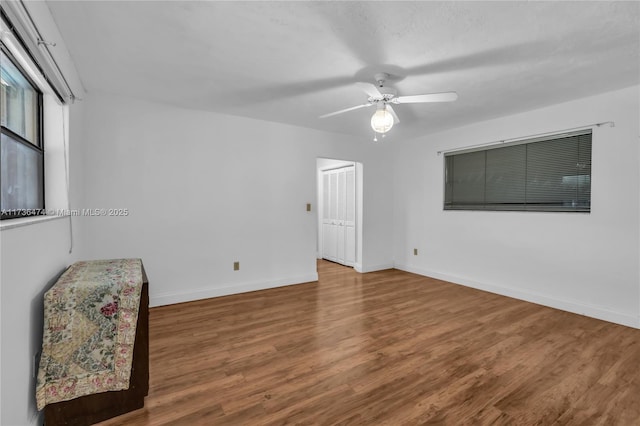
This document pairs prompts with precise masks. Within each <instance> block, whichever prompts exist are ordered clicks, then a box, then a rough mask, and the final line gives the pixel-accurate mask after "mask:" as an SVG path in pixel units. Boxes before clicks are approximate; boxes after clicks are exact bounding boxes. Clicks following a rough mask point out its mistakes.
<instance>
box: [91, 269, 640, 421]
mask: <svg viewBox="0 0 640 426" xmlns="http://www.w3.org/2000/svg"><path fill="white" fill-rule="evenodd" d="M318 272H319V275H320V280H319V281H318V282H316V283H308V284H300V285H296V286H289V287H281V288H277V289H271V290H265V291H258V292H253V293H246V294H240V295H234V296H227V297H221V298H215V299H208V300H202V301H197V302H190V303H184V304H179V305H172V306H164V307H158V308H153V309H152V310H151V312H150V330H149V332H150V354H151V355H150V375H151V379H150V392H149V396H148V397H147V399H146V402H145V408H144V409H141V410H137V411H134V412H132V413H129V414H126V415H124V416H121V417H118V418H115V419H112V420H110V421H106V422H103V423H102V425H134V426H135V425H280V424H300V425H308V424H321V425H333V424H341V425H347V424H349V425H405V424H406V425H414V424H415V425H418V424H419V425H425V424H433V425H436V424H437V425H467V424H469V425H489V424H491V425H493V424H496V425H552V424H557V425H623V426H627V425H640V330H635V329H631V328H627V327H623V326H619V325H615V324H611V323H607V322H603V321H599V320H595V319H591V318H587V317H583V316H579V315H575V314H571V313H567V312H562V311H558V310H554V309H551V308H546V307H542V306H539V305H534V304H531V303H526V302H522V301H518V300H514V299H510V298H507V297H502V296H498V295H494V294H491V293H485V292H482V291H478V290H474V289H470V288H466V287H462V286H458V285H455V284H450V283H446V282H443V281H438V280H434V279H430V278H425V277H422V276H419V275H414V274H410V273H406V272H402V271H397V270H388V271H381V272H374V273H369V274H358V273H356V272H354V271H353V270H352V269H350V268H345V267H343V266H340V265H336V264H333V263H330V262H326V261H319V262H318ZM150 285H151V286H153V281H152V282H151V284H150Z"/></svg>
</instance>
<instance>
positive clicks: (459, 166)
mask: <svg viewBox="0 0 640 426" xmlns="http://www.w3.org/2000/svg"><path fill="white" fill-rule="evenodd" d="M444 209H445V210H516V211H551V212H589V211H591V130H587V131H584V130H583V131H579V132H573V133H568V134H567V133H565V134H562V135H555V136H550V137H545V138H538V139H532V140H527V141H519V142H517V143H513V144H509V145H508V146H505V145H500V146H499V147H489V148H487V147H485V148H483V149H477V150H473V151H464V152H457V153H449V154H445V184H444Z"/></svg>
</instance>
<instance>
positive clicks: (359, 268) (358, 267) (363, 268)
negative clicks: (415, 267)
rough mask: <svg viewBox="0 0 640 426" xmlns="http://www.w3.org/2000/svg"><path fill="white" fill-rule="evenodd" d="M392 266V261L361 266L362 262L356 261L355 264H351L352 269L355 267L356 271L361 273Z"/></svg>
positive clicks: (391, 267)
mask: <svg viewBox="0 0 640 426" xmlns="http://www.w3.org/2000/svg"><path fill="white" fill-rule="evenodd" d="M393 268H394V265H393V263H383V264H380V265H367V266H362V264H360V263H356V264H355V265H353V269H355V270H356V272H360V273H363V274H364V273H367V272H375V271H383V270H385V269H393Z"/></svg>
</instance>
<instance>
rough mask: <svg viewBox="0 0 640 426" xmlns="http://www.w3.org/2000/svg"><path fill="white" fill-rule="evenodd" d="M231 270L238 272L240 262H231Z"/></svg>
mask: <svg viewBox="0 0 640 426" xmlns="http://www.w3.org/2000/svg"><path fill="white" fill-rule="evenodd" d="M233 270H234V271H239V270H240V262H233Z"/></svg>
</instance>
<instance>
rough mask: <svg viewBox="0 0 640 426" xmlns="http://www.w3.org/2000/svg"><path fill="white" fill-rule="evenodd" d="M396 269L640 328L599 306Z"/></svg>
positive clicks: (635, 321)
mask: <svg viewBox="0 0 640 426" xmlns="http://www.w3.org/2000/svg"><path fill="white" fill-rule="evenodd" d="M395 268H396V269H400V270H402V271H406V272H412V273H414V274H418V275H424V276H426V277H432V278H437V279H439V280H443V281H448V282H451V283H454V284H460V285H463V286H465V287H471V288H476V289H478V290H484V291H488V292H490V293H495V294H500V295H502V296H508V297H512V298H514V299H520V300H524V301H527V302H531V303H536V304H538V305H543V306H548V307H550V308H555V309H560V310H563V311H567V312H572V313H575V314H579V315H584V316H587V317H591V318H596V319H600V320H604V321H609V322H613V323H616V324H621V325H625V326H627V327H633V328H640V318H639V317H636V316H633V315H629V314H624V313H620V312H615V311H611V310H608V309H606V308H602V307H599V306H593V305H585V304H583V303H580V302H576V301H571V300H560V299H554V298H551V297H548V296H544V295H542V294H538V293H535V292H530V291H526V290H517V289H513V288H508V287H502V286H497V285H493V284H487V283H481V282H478V281H474V280H470V279H468V278H463V277H458V276H455V275H450V274H444V273H440V272H436V271H430V270H426V269H422V268H418V267H414V266H410V265H403V264H396V265H395Z"/></svg>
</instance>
